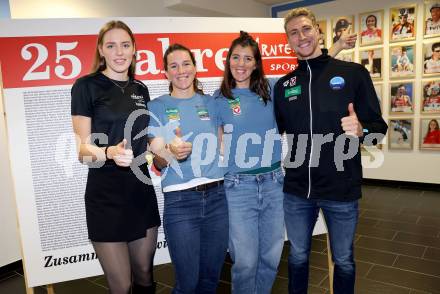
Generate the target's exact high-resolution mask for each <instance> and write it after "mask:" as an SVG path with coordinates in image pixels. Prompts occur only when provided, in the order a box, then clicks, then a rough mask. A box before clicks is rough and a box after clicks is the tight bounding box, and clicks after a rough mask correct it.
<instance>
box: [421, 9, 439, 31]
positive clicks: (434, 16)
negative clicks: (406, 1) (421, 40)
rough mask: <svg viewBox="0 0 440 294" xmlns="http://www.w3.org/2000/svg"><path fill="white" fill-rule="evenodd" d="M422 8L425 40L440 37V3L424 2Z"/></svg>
mask: <svg viewBox="0 0 440 294" xmlns="http://www.w3.org/2000/svg"><path fill="white" fill-rule="evenodd" d="M424 8H425V9H424V15H425V16H424V18H423V19H424V20H425V21H424V24H425V28H424V30H423V32H424V36H425V38H430V37H438V36H440V1H438V0H431V1H425V6H424Z"/></svg>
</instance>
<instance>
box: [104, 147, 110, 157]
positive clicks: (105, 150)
mask: <svg viewBox="0 0 440 294" xmlns="http://www.w3.org/2000/svg"><path fill="white" fill-rule="evenodd" d="M108 147H110V146H106V147H105V149H104V153H105V160H110V158H108V156H107V149H108Z"/></svg>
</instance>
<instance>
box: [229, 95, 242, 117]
mask: <svg viewBox="0 0 440 294" xmlns="http://www.w3.org/2000/svg"><path fill="white" fill-rule="evenodd" d="M228 104H229V108H231V110H232V114H233V115H241V106H240V97H234V100H232V99H228Z"/></svg>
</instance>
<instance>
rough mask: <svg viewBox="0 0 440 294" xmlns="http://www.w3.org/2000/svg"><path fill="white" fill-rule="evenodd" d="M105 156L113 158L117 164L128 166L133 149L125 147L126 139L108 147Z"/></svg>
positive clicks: (131, 158) (131, 159)
mask: <svg viewBox="0 0 440 294" xmlns="http://www.w3.org/2000/svg"><path fill="white" fill-rule="evenodd" d="M107 157H108V158H109V159H113V160H114V161H115V163H116V165H118V166H125V167H127V166H130V164H131V162H132V161H133V150H131V149H128V148H127V139H124V140H122V141H121V142H119V143H118V144H117V145H115V146H112V147H110V148H108V151H107Z"/></svg>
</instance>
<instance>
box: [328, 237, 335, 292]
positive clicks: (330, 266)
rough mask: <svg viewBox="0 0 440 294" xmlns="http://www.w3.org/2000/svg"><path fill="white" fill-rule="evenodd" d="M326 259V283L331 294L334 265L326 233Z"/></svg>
mask: <svg viewBox="0 0 440 294" xmlns="http://www.w3.org/2000/svg"><path fill="white" fill-rule="evenodd" d="M326 236H327V258H328V283H329V286H330V294H333V273H334V270H335V264H334V263H333V260H332V250H331V248H330V238H329V237H328V231H327V234H326Z"/></svg>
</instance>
